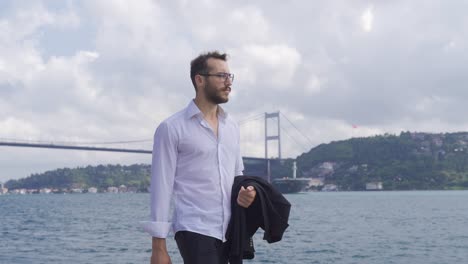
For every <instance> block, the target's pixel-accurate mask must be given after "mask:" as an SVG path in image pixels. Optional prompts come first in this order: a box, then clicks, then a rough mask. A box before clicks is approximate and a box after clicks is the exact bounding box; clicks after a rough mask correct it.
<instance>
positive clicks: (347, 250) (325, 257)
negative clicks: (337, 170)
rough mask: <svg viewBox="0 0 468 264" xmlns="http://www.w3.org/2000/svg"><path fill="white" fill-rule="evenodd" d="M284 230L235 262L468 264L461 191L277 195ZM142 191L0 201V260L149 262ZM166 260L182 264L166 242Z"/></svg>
mask: <svg viewBox="0 0 468 264" xmlns="http://www.w3.org/2000/svg"><path fill="white" fill-rule="evenodd" d="M285 196H286V198H287V199H288V200H289V201H290V202H291V204H292V208H291V214H290V219H289V224H290V226H289V227H288V229H287V230H286V232H285V234H284V236H283V239H282V240H281V241H279V242H277V243H273V244H269V243H267V242H266V241H265V240H263V230H259V231H258V232H257V233H256V235H255V236H254V245H255V249H256V254H255V258H254V259H253V260H246V261H244V263H287V264H296V263H344V264H352V263H359V264H362V263H389V264H390V263H411V264H418V263H421V264H428V263H434V264H441V263H468V191H404V192H400V191H383V192H309V193H298V194H287V195H285ZM148 219H149V194H147V193H136V194H130V193H119V194H110V193H108V194H31V195H0V263H1V264H14V263H18V264H23V263H24V264H26V263H27V264H31V263H60V264H62V263H92V264H95V263H103V264H105V263H109V264H110V263H114V264H115V263H149V260H150V255H151V237H150V236H149V235H148V234H146V233H145V232H144V231H143V230H142V229H141V227H140V225H139V222H140V221H144V220H148ZM167 243H168V250H169V254H170V255H171V258H172V262H173V263H175V264H176V263H182V260H181V258H180V256H179V253H178V251H177V246H176V244H175V241H174V239H173V237H170V238H168V242H167Z"/></svg>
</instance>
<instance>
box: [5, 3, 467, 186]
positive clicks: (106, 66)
mask: <svg viewBox="0 0 468 264" xmlns="http://www.w3.org/2000/svg"><path fill="white" fill-rule="evenodd" d="M467 9H468V2H467V1H457V0H454V1H443V0H440V1H435V0H425V1H422V0H420V1H419V0H416V1H403V0H394V1H360V0H355V1H345V0H342V1H335V0H330V1H305V0H302V1H293V0H284V1H279V0H269V1H266V0H259V1H246V0H241V1H227V0H226V1H222V0H217V1H211V0H200V1H188V0H174V1H151V0H139V1H127V0H99V1H96V0H89V1H87V0H82V1H63V0H50V1H38V0H27V1H26V0H25V1H22V0H14V1H13V0H4V1H1V2H0V141H15V142H25V141H28V142H41V143H50V142H53V143H56V144H59V143H66V144H75V145H84V144H91V145H96V146H107V147H122V148H134V149H148V150H150V149H151V147H152V138H153V134H154V130H155V129H156V127H157V126H158V124H159V123H160V122H161V121H163V120H164V119H165V118H167V117H169V116H170V115H171V114H173V113H175V112H177V111H179V110H181V109H183V108H184V107H185V106H186V105H187V104H188V103H189V101H190V100H191V99H192V98H194V96H195V92H194V88H193V86H192V84H191V81H190V77H189V71H190V61H191V60H192V59H193V58H195V57H196V56H197V55H198V54H200V53H203V52H206V51H211V50H219V51H221V52H226V53H228V54H229V61H228V63H229V66H230V69H231V72H232V73H234V74H235V80H234V84H233V87H232V93H231V98H230V101H229V102H228V103H227V104H225V105H223V108H224V109H225V110H226V111H227V112H228V113H229V114H230V115H231V116H232V117H234V119H235V120H237V122H239V124H240V130H241V140H242V144H241V149H242V154H243V155H244V156H249V157H264V156H265V150H264V149H265V146H264V136H265V132H264V127H265V121H264V119H263V116H264V114H265V113H273V112H278V111H280V113H281V114H280V123H281V129H280V131H281V148H282V151H281V155H282V157H283V158H295V157H297V156H298V155H300V154H302V153H304V152H308V151H309V150H310V149H311V148H313V147H315V146H317V145H319V144H322V143H329V142H331V141H337V140H345V139H348V138H352V137H368V136H374V135H380V134H384V133H390V134H397V135H398V134H399V133H400V132H401V131H412V132H415V131H417V132H431V133H445V132H459V131H468V119H467V118H466V112H465V109H466V101H468V89H467V84H468V74H466V72H467V70H468V43H467V41H468V16H466V12H465V11H466V10H467ZM267 124H268V130H269V135H275V133H274V132H275V131H277V127H275V126H276V123H275V122H274V120H269V121H268V123H267ZM121 141H137V142H134V143H126V144H105V145H103V144H98V143H108V142H121ZM268 156H270V157H275V156H278V153H277V150H276V143H275V142H270V144H269V153H268ZM150 162H151V155H149V154H129V153H127V154H125V153H121V154H119V153H109V152H87V151H71V150H52V149H33V148H13V147H3V146H0V182H5V181H7V180H8V179H18V178H23V177H27V176H29V175H31V174H32V173H41V172H45V171H47V170H54V169H57V168H64V167H69V168H74V167H83V166H88V165H98V164H123V165H128V164H134V163H145V164H149V163H150Z"/></svg>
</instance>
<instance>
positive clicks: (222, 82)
mask: <svg viewBox="0 0 468 264" xmlns="http://www.w3.org/2000/svg"><path fill="white" fill-rule="evenodd" d="M207 65H208V69H210V70H209V72H208V74H210V75H211V76H204V78H205V86H204V88H203V89H204V94H205V98H206V99H207V100H208V101H210V102H212V103H214V104H223V103H226V102H227V101H229V93H230V92H231V85H232V81H231V79H229V78H226V77H222V76H217V75H216V74H221V75H222V74H223V73H230V72H229V67H228V65H227V62H225V61H223V60H220V59H213V58H210V59H208V60H207ZM212 74H215V75H212Z"/></svg>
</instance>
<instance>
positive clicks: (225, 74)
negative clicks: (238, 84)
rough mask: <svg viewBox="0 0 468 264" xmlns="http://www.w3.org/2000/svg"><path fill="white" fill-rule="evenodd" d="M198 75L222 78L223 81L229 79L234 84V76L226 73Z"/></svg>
mask: <svg viewBox="0 0 468 264" xmlns="http://www.w3.org/2000/svg"><path fill="white" fill-rule="evenodd" d="M198 75H201V76H208V77H209V76H216V77H219V78H224V81H226V80H227V79H229V80H230V81H231V82H234V74H233V73H227V72H218V73H199V74H198Z"/></svg>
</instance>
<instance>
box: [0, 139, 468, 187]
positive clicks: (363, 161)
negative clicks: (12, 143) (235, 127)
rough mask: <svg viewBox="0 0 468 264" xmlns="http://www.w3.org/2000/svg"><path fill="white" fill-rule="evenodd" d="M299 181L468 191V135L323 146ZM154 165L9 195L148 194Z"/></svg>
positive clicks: (82, 171) (284, 164)
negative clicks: (118, 189)
mask: <svg viewBox="0 0 468 264" xmlns="http://www.w3.org/2000/svg"><path fill="white" fill-rule="evenodd" d="M292 162H293V159H287V160H282V161H281V162H279V161H278V160H272V161H271V174H272V179H274V178H280V177H284V176H291V169H290V168H291V167H292ZM244 164H245V169H246V170H245V173H246V174H249V175H257V176H260V175H264V174H266V167H265V162H263V161H261V160H259V161H252V160H250V161H248V160H245V161H244ZM297 165H298V177H307V178H320V179H322V180H323V181H324V183H325V184H327V183H329V184H336V185H337V186H338V188H339V189H340V190H353V191H357V190H364V189H365V186H366V183H369V182H382V184H383V188H384V189H385V190H439V189H468V133H467V132H463V133H444V134H430V133H410V132H402V133H401V134H400V135H398V136H397V135H388V134H386V135H381V136H374V137H368V138H352V139H348V140H343V141H335V142H331V143H329V144H322V145H319V146H317V147H315V148H313V149H311V150H310V151H309V152H308V153H304V154H302V155H300V156H299V157H297ZM149 182H150V165H148V164H134V165H131V166H121V165H99V166H95V167H93V166H87V167H83V168H75V169H68V168H64V169H57V170H54V171H47V172H45V173H41V174H33V175H31V176H29V177H27V178H23V179H20V180H10V181H8V182H7V183H6V184H5V185H6V187H7V188H9V189H18V188H26V189H39V188H63V189H66V188H68V189H70V188H88V187H97V188H99V189H105V188H107V187H109V186H119V185H122V184H123V185H126V186H128V187H136V188H137V189H138V190H140V191H146V190H147V187H148V186H149Z"/></svg>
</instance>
